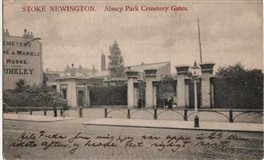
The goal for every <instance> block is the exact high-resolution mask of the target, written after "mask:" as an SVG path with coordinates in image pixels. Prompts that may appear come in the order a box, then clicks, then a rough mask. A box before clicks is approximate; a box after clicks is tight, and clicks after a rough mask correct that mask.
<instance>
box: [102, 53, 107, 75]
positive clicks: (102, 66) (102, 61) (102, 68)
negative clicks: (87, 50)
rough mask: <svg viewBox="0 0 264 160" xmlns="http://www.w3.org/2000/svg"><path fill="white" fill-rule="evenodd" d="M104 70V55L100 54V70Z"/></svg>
mask: <svg viewBox="0 0 264 160" xmlns="http://www.w3.org/2000/svg"><path fill="white" fill-rule="evenodd" d="M104 70H106V63H105V55H104V54H102V55H101V71H104Z"/></svg>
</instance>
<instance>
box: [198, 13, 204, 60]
mask: <svg viewBox="0 0 264 160" xmlns="http://www.w3.org/2000/svg"><path fill="white" fill-rule="evenodd" d="M198 36H199V51H200V63H202V62H203V57H202V46H201V35H200V24H199V18H198Z"/></svg>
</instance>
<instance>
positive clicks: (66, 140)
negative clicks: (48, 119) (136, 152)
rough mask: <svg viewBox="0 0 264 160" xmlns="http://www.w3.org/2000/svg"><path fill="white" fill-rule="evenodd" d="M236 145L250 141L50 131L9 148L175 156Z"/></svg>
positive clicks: (29, 136)
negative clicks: (182, 151) (194, 149)
mask: <svg viewBox="0 0 264 160" xmlns="http://www.w3.org/2000/svg"><path fill="white" fill-rule="evenodd" d="M235 141H249V139H248V138H243V137H239V136H238V135H236V134H228V133H223V132H211V133H208V134H204V133H203V134H197V135H194V136H186V135H165V136H156V135H142V136H139V137H133V136H117V137H115V136H113V135H111V134H105V135H98V136H89V135H85V134H84V133H82V132H78V133H77V134H75V135H73V136H69V135H63V134H61V133H48V132H47V131H40V132H29V131H24V132H23V133H22V134H20V136H19V137H18V138H17V139H16V141H15V142H13V143H11V144H10V145H9V147H10V148H12V147H28V148H33V147H40V148H41V149H43V150H49V149H52V150H53V149H59V148H60V149H67V150H68V152H69V153H70V154H74V153H75V152H76V151H77V150H78V149H79V148H80V147H85V148H87V149H88V148H90V147H102V148H113V147H125V148H141V147H150V148H154V149H156V150H157V151H160V152H162V151H163V150H165V149H169V150H171V151H172V152H176V151H178V150H180V149H182V148H185V149H189V148H190V147H217V148H219V149H226V148H228V147H231V146H232V142H235Z"/></svg>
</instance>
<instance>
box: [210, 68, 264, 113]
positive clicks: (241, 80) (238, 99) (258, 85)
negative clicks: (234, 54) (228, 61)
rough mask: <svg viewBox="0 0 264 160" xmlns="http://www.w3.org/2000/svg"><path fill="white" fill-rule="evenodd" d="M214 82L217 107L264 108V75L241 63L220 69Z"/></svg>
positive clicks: (258, 70)
mask: <svg viewBox="0 0 264 160" xmlns="http://www.w3.org/2000/svg"><path fill="white" fill-rule="evenodd" d="M216 75H217V78H216V79H215V80H214V85H215V105H216V106H219V107H228V108H262V105H263V73H262V71H261V70H260V69H252V70H247V69H245V68H244V67H243V66H242V65H241V64H240V63H237V64H235V65H233V66H229V67H220V68H219V69H218V71H217V73H216Z"/></svg>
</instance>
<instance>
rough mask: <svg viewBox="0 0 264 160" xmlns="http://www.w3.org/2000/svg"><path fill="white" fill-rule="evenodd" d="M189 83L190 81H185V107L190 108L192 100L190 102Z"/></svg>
mask: <svg viewBox="0 0 264 160" xmlns="http://www.w3.org/2000/svg"><path fill="white" fill-rule="evenodd" d="M189 83H190V79H186V80H185V105H186V106H189V105H190V100H189V96H190V95H189Z"/></svg>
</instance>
